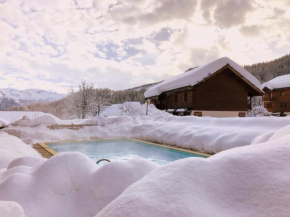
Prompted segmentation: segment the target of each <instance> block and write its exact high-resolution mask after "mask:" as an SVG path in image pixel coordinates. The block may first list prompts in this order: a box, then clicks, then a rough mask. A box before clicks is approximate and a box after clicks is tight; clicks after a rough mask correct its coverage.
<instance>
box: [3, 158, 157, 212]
mask: <svg viewBox="0 0 290 217" xmlns="http://www.w3.org/2000/svg"><path fill="white" fill-rule="evenodd" d="M17 160H18V159H17ZM32 160H33V158H31V159H30V160H29V163H25V161H26V160H23V161H22V162H23V164H19V162H18V164H16V165H14V166H13V167H12V166H9V169H8V170H7V171H3V172H2V173H0V200H10V201H15V202H17V203H18V204H20V205H21V207H22V208H23V209H24V211H25V215H26V217H36V216H41V217H51V216H61V217H80V216H82V217H89V216H94V215H95V214H96V213H98V212H99V211H100V210H101V209H103V208H104V207H105V206H106V205H107V204H109V203H110V202H111V201H112V200H114V199H115V198H117V197H118V196H119V195H120V194H122V192H123V191H124V190H125V189H126V188H127V187H128V186H129V185H131V184H132V183H134V182H136V181H138V180H139V179H141V178H142V177H144V176H145V175H146V174H147V173H149V172H151V171H152V170H154V169H155V168H157V167H158V165H156V164H155V163H153V162H149V161H147V160H144V159H134V160H129V161H121V162H113V163H108V164H105V165H103V166H102V167H99V166H98V165H97V164H96V163H95V162H93V161H92V160H91V159H89V158H88V157H86V156H85V155H83V154H81V153H66V154H59V155H56V156H54V157H52V158H50V159H49V160H45V161H44V162H43V163H41V164H39V159H37V158H35V160H36V164H35V166H33V164H31V162H32ZM11 164H14V162H12V163H11ZM0 216H1V214H0ZM5 217H6V216H5ZM17 217H18V216H17Z"/></svg>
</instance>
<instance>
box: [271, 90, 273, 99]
mask: <svg viewBox="0 0 290 217" xmlns="http://www.w3.org/2000/svg"><path fill="white" fill-rule="evenodd" d="M272 97H273V96H272V91H271V93H270V98H271V100H272Z"/></svg>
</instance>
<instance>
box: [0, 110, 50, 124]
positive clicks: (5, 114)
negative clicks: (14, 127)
mask: <svg viewBox="0 0 290 217" xmlns="http://www.w3.org/2000/svg"><path fill="white" fill-rule="evenodd" d="M44 114H46V113H43V112H30V111H0V120H1V121H3V122H5V123H7V124H9V123H13V122H14V121H17V120H19V119H21V118H22V117H23V116H27V117H28V118H30V119H34V118H37V117H39V116H42V115H44ZM48 115H49V114H48Z"/></svg>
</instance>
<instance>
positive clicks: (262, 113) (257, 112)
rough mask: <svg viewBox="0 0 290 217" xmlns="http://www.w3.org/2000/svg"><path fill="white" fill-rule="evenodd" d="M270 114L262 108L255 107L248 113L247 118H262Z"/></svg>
mask: <svg viewBox="0 0 290 217" xmlns="http://www.w3.org/2000/svg"><path fill="white" fill-rule="evenodd" d="M269 115H270V113H269V112H268V111H267V109H265V108H264V107H263V106H256V107H254V108H253V109H252V110H251V111H249V112H248V114H247V116H248V117H262V116H269Z"/></svg>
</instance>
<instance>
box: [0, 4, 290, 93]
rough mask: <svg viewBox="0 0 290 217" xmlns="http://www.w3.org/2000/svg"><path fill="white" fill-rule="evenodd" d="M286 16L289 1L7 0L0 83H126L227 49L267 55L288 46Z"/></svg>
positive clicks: (242, 57) (242, 56)
mask: <svg viewBox="0 0 290 217" xmlns="http://www.w3.org/2000/svg"><path fill="white" fill-rule="evenodd" d="M289 21H290V4H289V1H287V0H281V1H278V2H277V1H274V0H255V1H249V0H221V1H214V0H202V1H201V0H163V1H153V0H126V1H118V0H107V1H98V0H51V1H46V0H30V1H25V0H7V1H5V2H2V3H0V29H1V34H0V75H1V80H0V87H7V86H12V87H16V88H22V89H24V88H28V87H29V88H31V87H35V88H44V89H55V90H58V91H61V92H65V91H66V90H67V88H68V85H72V86H76V85H77V84H78V83H79V82H80V80H81V79H88V80H89V81H92V82H94V83H95V85H97V86H99V87H110V88H113V89H122V88H129V87H133V86H136V85H141V84H144V83H146V82H153V81H158V80H162V79H164V78H167V77H168V76H171V75H175V74H178V73H181V72H182V71H184V70H186V69H187V68H189V67H193V66H197V65H202V64H204V63H206V62H208V61H211V60H213V59H214V58H218V57H220V56H225V55H226V56H229V57H231V58H233V59H234V60H236V61H237V62H239V63H240V64H241V65H243V64H249V63H255V62H259V61H264V60H270V59H273V58H276V57H278V56H281V55H284V54H286V53H287V52H289V46H290V45H289V43H290V26H289ZM155 37H156V38H155ZM261 54H262V55H261Z"/></svg>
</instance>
